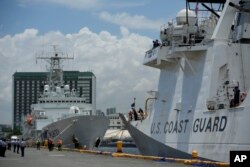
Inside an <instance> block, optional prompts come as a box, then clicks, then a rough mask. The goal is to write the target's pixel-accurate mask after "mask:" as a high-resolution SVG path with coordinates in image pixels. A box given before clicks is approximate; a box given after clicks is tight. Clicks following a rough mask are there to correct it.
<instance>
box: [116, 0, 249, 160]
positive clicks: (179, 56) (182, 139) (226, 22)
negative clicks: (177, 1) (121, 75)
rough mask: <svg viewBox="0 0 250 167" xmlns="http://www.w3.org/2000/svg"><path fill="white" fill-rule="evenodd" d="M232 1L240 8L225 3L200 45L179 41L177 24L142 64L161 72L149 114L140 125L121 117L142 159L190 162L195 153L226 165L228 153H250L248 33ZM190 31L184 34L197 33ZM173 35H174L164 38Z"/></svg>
mask: <svg viewBox="0 0 250 167" xmlns="http://www.w3.org/2000/svg"><path fill="white" fill-rule="evenodd" d="M230 1H231V2H233V3H235V4H240V3H239V1H238V0H228V1H227V2H226V4H225V6H224V9H223V11H222V13H221V15H220V19H219V20H218V24H217V26H216V27H209V28H207V30H212V29H213V28H214V32H213V34H212V36H210V37H209V35H208V37H209V38H208V39H205V40H204V41H203V42H202V43H199V42H197V43H196V41H195V40H194V41H190V43H187V42H186V40H182V38H177V36H178V35H180V36H181V37H183V36H185V35H186V34H185V32H186V31H184V30H186V29H185V28H183V32H180V31H179V30H180V27H184V26H183V25H181V24H180V25H179V27H177V28H178V29H177V28H176V29H174V28H173V29H172V31H174V33H169V34H167V31H168V30H169V29H165V30H166V34H165V35H166V39H165V38H164V39H163V42H166V43H165V45H162V46H160V47H155V48H153V49H151V50H150V51H148V52H147V53H146V56H145V59H144V64H145V65H148V66H151V67H154V68H157V69H160V78H159V84H158V90H157V91H156V95H155V97H154V98H152V99H154V102H153V103H152V104H153V107H152V110H151V111H146V112H148V116H147V118H146V119H144V120H142V121H141V120H139V121H131V122H128V121H126V120H125V118H124V117H122V115H121V117H122V118H123V119H122V120H123V122H124V124H125V126H126V127H127V129H128V130H129V133H130V134H131V136H132V137H133V139H134V141H135V143H136V145H137V147H138V148H139V150H140V152H141V153H142V154H145V155H155V156H163V157H172V158H191V153H192V151H193V150H197V151H198V155H199V158H201V159H207V160H213V161H222V162H229V160H230V151H234V150H243V151H244V150H250V128H249V127H250V126H249V125H250V122H249V117H250V98H249V93H250V92H249V89H250V65H249V63H250V56H249V53H250V45H249V44H250V42H249V39H250V33H248V32H249V31H247V30H249V28H246V29H244V31H242V30H241V28H242V26H243V25H245V24H249V13H244V12H243V13H241V15H240V16H241V17H240V16H239V15H238V13H237V10H236V9H235V8H234V7H232V6H230V5H229V2H230ZM198 2H199V1H198ZM210 2H212V1H210ZM241 5H242V4H241ZM242 7H243V9H249V8H250V3H249V2H247V1H244V4H243V6H242ZM185 13H186V12H182V14H185ZM194 16H195V14H194ZM238 16H239V17H238ZM183 18H185V17H183ZM211 18H212V17H210V19H211ZM237 19H238V20H237ZM184 20H185V19H184ZM236 21H237V22H238V23H239V24H238V25H233V26H234V29H232V28H231V27H232V23H234V22H236ZM216 22H217V21H216ZM210 23H211V22H210ZM192 26H193V28H194V29H191V28H190V27H187V29H189V30H194V31H195V28H197V27H196V25H192ZM168 28H171V26H169V27H168ZM199 28H201V26H200V27H199ZM181 30H182V29H181ZM204 32H207V31H204ZM164 33H165V32H164V31H163V33H162V34H164ZM175 33H176V34H175ZM197 33H199V32H197ZM171 34H174V35H176V36H172V38H168V36H167V35H171ZM235 34H236V37H235ZM190 35H192V33H191V34H188V36H186V37H187V38H189V36H190ZM237 35H238V36H237ZM206 37H207V36H206ZM206 37H205V38H206ZM168 39H169V40H168ZM167 40H168V41H167ZM239 41H241V42H239ZM192 42H193V44H192ZM237 90H240V93H239V92H238V93H237ZM146 106H147V105H146ZM145 110H146V109H145Z"/></svg>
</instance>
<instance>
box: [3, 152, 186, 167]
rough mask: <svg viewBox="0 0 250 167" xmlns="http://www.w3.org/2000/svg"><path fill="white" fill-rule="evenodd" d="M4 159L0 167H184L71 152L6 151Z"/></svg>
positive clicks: (183, 166) (166, 163)
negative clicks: (23, 152) (21, 152)
mask: <svg viewBox="0 0 250 167" xmlns="http://www.w3.org/2000/svg"><path fill="white" fill-rule="evenodd" d="M5 155H6V157H0V167H55V166H59V167H79V166H83V167H103V166H105V167H161V166H162V167H163V166H164V167H185V166H187V165H184V164H181V163H172V162H171V163H168V162H165V161H153V160H143V159H133V158H124V157H112V156H111V155H95V154H89V153H80V152H72V151H58V150H53V151H48V150H47V149H41V150H37V149H36V148H29V147H28V148H26V149H25V156H24V157H21V155H20V154H17V153H13V151H9V150H7V151H6V154H5Z"/></svg>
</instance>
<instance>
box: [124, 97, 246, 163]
mask: <svg viewBox="0 0 250 167" xmlns="http://www.w3.org/2000/svg"><path fill="white" fill-rule="evenodd" d="M248 99H249V98H248ZM248 104H250V102H249V100H248ZM249 111H250V107H249V105H248V106H242V107H237V108H234V109H230V110H220V111H219V112H216V111H214V112H211V111H205V112H194V113H193V114H190V115H187V114H179V115H178V114H176V116H173V115H171V116H170V115H167V114H166V115H161V114H154V116H152V117H153V118H151V119H150V118H149V119H146V120H143V121H142V122H141V121H140V120H139V121H133V122H131V123H130V122H127V121H126V120H125V119H123V122H124V123H125V126H126V128H127V129H128V130H129V133H130V134H131V136H132V138H133V139H134V141H135V143H136V146H137V147H138V149H139V150H140V153H141V154H144V155H155V156H161V157H171V158H191V153H192V151H193V150H197V151H198V153H199V157H200V158H201V159H207V160H213V161H222V162H229V160H230V159H229V158H230V151H233V150H250V143H249V141H250V129H249V121H248V120H246V119H247V118H249V117H250V112H249Z"/></svg>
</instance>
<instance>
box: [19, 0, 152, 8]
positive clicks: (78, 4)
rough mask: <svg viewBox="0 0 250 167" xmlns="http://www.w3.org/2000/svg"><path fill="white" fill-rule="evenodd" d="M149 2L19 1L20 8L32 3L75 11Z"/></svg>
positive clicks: (114, 0)
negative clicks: (56, 5)
mask: <svg viewBox="0 0 250 167" xmlns="http://www.w3.org/2000/svg"><path fill="white" fill-rule="evenodd" d="M148 1H149V0H144V1H141V0H126V1H124V0H19V6H22V7H26V6H27V5H28V4H31V3H44V2H49V3H55V4H60V5H63V6H66V7H70V8H74V9H83V10H89V9H100V8H122V7H123V8H124V7H134V6H142V5H144V4H146V3H148Z"/></svg>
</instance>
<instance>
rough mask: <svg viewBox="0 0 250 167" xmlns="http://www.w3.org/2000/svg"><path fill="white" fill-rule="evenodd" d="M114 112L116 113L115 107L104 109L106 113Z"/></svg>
mask: <svg viewBox="0 0 250 167" xmlns="http://www.w3.org/2000/svg"><path fill="white" fill-rule="evenodd" d="M115 113H116V108H115V107H112V108H107V109H106V115H110V114H115Z"/></svg>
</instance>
